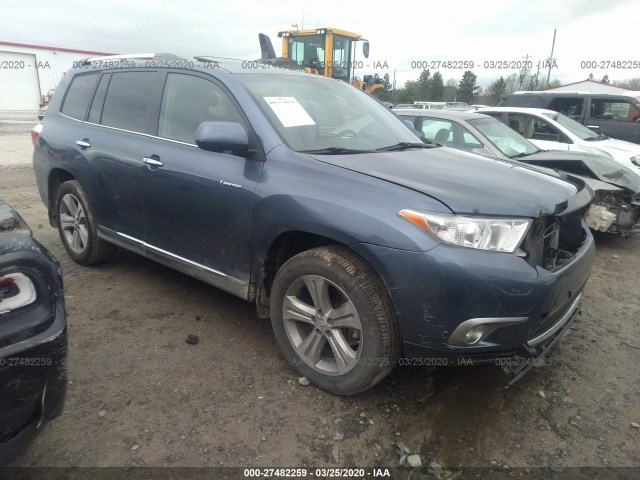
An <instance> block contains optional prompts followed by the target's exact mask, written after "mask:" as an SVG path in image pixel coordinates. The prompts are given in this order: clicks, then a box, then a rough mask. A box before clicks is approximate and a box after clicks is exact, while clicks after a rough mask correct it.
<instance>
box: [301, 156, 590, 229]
mask: <svg viewBox="0 0 640 480" xmlns="http://www.w3.org/2000/svg"><path fill="white" fill-rule="evenodd" d="M310 156H311V157H312V158H314V159H316V160H318V161H321V162H324V163H329V164H331V165H335V166H338V167H341V168H346V169H349V170H352V171H356V172H360V173H363V174H365V175H370V176H372V177H375V178H379V179H382V180H386V181H388V182H392V183H395V184H397V185H402V186H404V187H407V188H410V189H412V190H415V191H417V192H421V193H424V194H426V195H429V196H430V197H433V198H435V199H437V200H439V201H440V202H442V203H444V204H445V205H446V206H448V207H449V209H450V210H451V211H452V212H454V213H458V214H474V215H476V214H480V215H504V216H519V217H540V216H544V215H551V214H558V213H560V212H562V211H564V210H567V209H568V208H570V209H574V210H575V209H578V208H582V206H584V205H586V204H587V203H589V202H590V201H591V199H592V195H593V193H592V192H591V190H590V189H589V190H588V192H587V191H585V190H586V189H585V187H584V184H581V185H578V186H576V185H574V184H572V183H569V182H566V181H564V180H560V179H558V178H554V177H552V176H550V175H547V174H544V173H542V172H540V171H539V170H536V169H535V168H534V167H529V166H527V165H523V164H521V163H518V162H513V161H510V160H502V159H494V158H487V157H484V156H481V155H476V154H472V153H467V152H461V151H458V150H452V149H449V148H446V147H438V148H429V149H411V150H405V151H400V152H376V153H363V154H357V155H310ZM410 207H411V205H407V206H406V208H410Z"/></svg>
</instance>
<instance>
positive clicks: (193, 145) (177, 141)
mask: <svg viewBox="0 0 640 480" xmlns="http://www.w3.org/2000/svg"><path fill="white" fill-rule="evenodd" d="M58 113H59V114H60V115H62V116H63V117H65V118H68V119H69V120H73V121H74V122H78V123H86V124H87V125H93V126H95V127H102V128H108V129H110V130H117V131H118V132H126V133H133V134H134V135H141V136H143V137H148V138H156V139H158V140H164V141H165V142H171V143H178V144H180V145H187V146H189V147H195V148H198V146H197V145H196V144H195V143H187V142H181V141H179V140H172V139H170V138H164V137H158V136H157V135H150V134H148V133H142V132H134V131H133V130H125V129H124V128H118V127H110V126H109V125H101V124H99V123H93V122H87V121H85V120H78V119H77V118H73V117H70V116H69V115H65V114H64V113H62V112H58Z"/></svg>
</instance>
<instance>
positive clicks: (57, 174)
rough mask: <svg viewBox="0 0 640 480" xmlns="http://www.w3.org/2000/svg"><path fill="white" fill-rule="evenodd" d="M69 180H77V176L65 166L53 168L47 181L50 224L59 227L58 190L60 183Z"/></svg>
mask: <svg viewBox="0 0 640 480" xmlns="http://www.w3.org/2000/svg"><path fill="white" fill-rule="evenodd" d="M69 180H77V178H76V177H75V176H74V175H73V174H71V173H70V172H69V171H68V170H65V169H63V168H53V169H52V170H51V171H50V172H49V179H48V182H47V210H48V212H49V224H50V225H51V226H52V227H54V228H57V227H58V212H57V211H56V208H55V207H56V192H57V191H58V188H60V185H62V184H63V183H64V182H68V181H69Z"/></svg>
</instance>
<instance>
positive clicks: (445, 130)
mask: <svg viewBox="0 0 640 480" xmlns="http://www.w3.org/2000/svg"><path fill="white" fill-rule="evenodd" d="M451 127H452V124H451V122H450V121H448V120H442V119H439V118H423V119H422V133H423V134H424V136H425V137H426V138H428V139H429V140H433V141H434V142H436V143H441V144H443V145H446V144H448V143H450V142H451V139H452V136H453V133H452V128H451Z"/></svg>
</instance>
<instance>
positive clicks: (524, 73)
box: [520, 53, 529, 90]
mask: <svg viewBox="0 0 640 480" xmlns="http://www.w3.org/2000/svg"><path fill="white" fill-rule="evenodd" d="M522 58H524V67H523V68H522V70H520V90H526V88H527V70H528V68H527V66H528V65H529V54H528V53H527V55H526V56H524V57H522Z"/></svg>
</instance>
